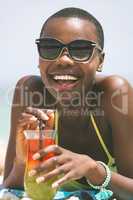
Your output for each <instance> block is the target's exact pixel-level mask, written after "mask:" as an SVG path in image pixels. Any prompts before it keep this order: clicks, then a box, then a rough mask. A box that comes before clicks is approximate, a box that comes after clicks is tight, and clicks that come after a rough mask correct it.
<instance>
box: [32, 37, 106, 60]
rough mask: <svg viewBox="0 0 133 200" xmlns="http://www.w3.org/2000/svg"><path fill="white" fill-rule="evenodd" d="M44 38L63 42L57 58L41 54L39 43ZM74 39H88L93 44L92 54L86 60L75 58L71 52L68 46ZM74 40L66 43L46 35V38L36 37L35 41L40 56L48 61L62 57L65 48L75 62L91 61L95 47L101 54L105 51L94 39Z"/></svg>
mask: <svg viewBox="0 0 133 200" xmlns="http://www.w3.org/2000/svg"><path fill="white" fill-rule="evenodd" d="M44 39H54V40H56V41H58V42H59V43H61V44H62V46H61V48H62V49H61V51H60V53H59V55H58V56H57V57H56V58H54V59H48V58H43V57H42V56H40V49H39V48H40V46H39V44H40V42H41V41H43V40H44ZM73 41H87V42H90V44H91V45H92V48H93V50H92V55H91V56H90V57H88V58H86V59H85V60H78V59H75V58H73V56H72V55H71V53H70V52H69V48H68V45H69V44H70V43H72V42H73ZM73 41H71V42H69V43H67V44H64V43H63V42H62V41H60V40H57V39H56V38H51V37H45V38H39V39H36V40H35V43H36V44H37V47H38V52H39V57H40V58H41V59H42V60H46V61H56V60H58V59H59V58H60V57H61V55H62V52H63V51H64V49H66V50H67V53H68V55H69V57H70V58H71V59H72V60H73V61H74V62H78V63H83V62H88V61H90V60H91V59H92V57H93V56H94V52H95V49H97V50H99V51H100V53H101V54H102V53H103V50H102V48H101V47H100V46H99V45H98V44H97V43H96V42H94V41H90V40H85V39H77V40H73Z"/></svg>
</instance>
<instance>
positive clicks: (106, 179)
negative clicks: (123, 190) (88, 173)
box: [87, 161, 111, 190]
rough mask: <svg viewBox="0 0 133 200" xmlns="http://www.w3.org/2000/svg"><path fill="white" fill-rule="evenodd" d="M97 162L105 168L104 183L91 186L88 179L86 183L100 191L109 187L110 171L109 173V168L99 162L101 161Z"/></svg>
mask: <svg viewBox="0 0 133 200" xmlns="http://www.w3.org/2000/svg"><path fill="white" fill-rule="evenodd" d="M97 162H98V163H100V164H101V165H102V166H103V167H104V168H105V170H106V178H105V180H104V182H103V183H102V184H101V185H93V184H92V183H91V182H90V181H89V180H88V179H87V183H88V184H89V185H90V186H91V187H92V188H93V189H96V190H102V189H104V188H106V187H107V186H108V185H109V183H110V180H111V171H110V169H109V167H108V166H107V165H106V164H105V163H104V162H101V161H97Z"/></svg>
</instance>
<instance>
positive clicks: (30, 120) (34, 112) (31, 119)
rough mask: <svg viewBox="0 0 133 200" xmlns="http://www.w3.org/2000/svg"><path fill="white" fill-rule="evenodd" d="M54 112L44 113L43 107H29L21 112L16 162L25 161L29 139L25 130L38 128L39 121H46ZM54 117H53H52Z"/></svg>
mask: <svg viewBox="0 0 133 200" xmlns="http://www.w3.org/2000/svg"><path fill="white" fill-rule="evenodd" d="M51 115H52V112H50V111H49V112H47V113H44V112H43V111H42V110H41V109H37V108H31V107H28V108H27V109H26V111H25V112H24V113H22V114H21V116H20V118H19V120H18V126H17V136H16V162H20V163H25V160H26V151H27V141H26V139H25V136H24V131H25V130H38V129H39V121H38V119H41V120H43V121H44V123H45V122H46V121H47V120H49V117H50V116H51ZM51 119H53V118H51Z"/></svg>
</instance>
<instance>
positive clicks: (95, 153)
mask: <svg viewBox="0 0 133 200" xmlns="http://www.w3.org/2000/svg"><path fill="white" fill-rule="evenodd" d="M93 119H94V122H95V125H96V127H97V129H98V132H99V136H98V134H97V130H96V127H95V125H94V122H92V118H91V117H87V118H82V119H80V118H77V119H75V120H72V119H71V120H70V121H69V120H68V121H67V122H65V123H64V120H62V119H60V121H59V145H61V146H62V147H64V148H66V149H69V150H71V151H73V152H76V153H80V154H86V155H89V156H91V157H92V158H93V159H96V160H100V159H102V160H107V156H106V153H105V151H104V149H103V147H102V144H101V142H100V139H99V137H100V138H101V139H102V140H103V141H104V143H105V145H106V147H107V149H108V151H109V152H110V153H111V154H112V155H113V149H112V147H113V145H112V133H111V128H110V127H109V125H108V124H107V121H106V119H105V118H104V117H94V116H93Z"/></svg>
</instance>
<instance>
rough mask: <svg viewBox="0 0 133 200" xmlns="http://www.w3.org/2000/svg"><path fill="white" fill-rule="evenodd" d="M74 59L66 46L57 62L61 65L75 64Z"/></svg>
mask: <svg viewBox="0 0 133 200" xmlns="http://www.w3.org/2000/svg"><path fill="white" fill-rule="evenodd" d="M73 63H74V61H73V59H72V58H71V57H70V55H69V52H68V50H67V48H64V49H63V51H62V52H61V55H60V56H59V58H58V59H57V64H60V65H62V66H63V65H64V66H65V65H73Z"/></svg>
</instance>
